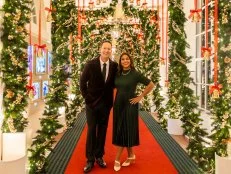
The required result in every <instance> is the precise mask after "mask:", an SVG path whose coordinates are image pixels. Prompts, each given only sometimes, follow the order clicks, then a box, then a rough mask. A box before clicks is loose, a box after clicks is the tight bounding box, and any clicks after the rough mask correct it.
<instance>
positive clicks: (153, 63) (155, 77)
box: [121, 0, 167, 128]
mask: <svg viewBox="0 0 231 174" xmlns="http://www.w3.org/2000/svg"><path fill="white" fill-rule="evenodd" d="M123 9H124V12H125V15H126V16H129V17H136V18H139V19H140V23H141V26H140V28H141V32H142V33H143V42H142V43H141V42H140V41H138V40H137V36H134V34H133V36H132V42H133V43H131V44H130V45H128V47H131V46H133V47H134V51H135V52H134V53H133V54H134V56H135V63H136V67H137V69H138V70H139V71H140V72H142V73H144V74H145V75H147V76H148V77H149V78H150V79H151V80H152V81H153V82H154V83H155V85H156V88H155V90H153V93H152V94H153V96H152V97H153V98H152V99H151V100H152V101H153V103H154V105H155V106H156V109H155V111H156V112H157V113H158V117H159V120H160V124H161V125H162V127H163V128H166V123H167V122H166V119H165V118H164V112H165V109H164V108H163V106H162V102H163V100H164V99H163V97H162V96H161V95H160V90H161V86H160V84H159V81H160V73H159V49H160V45H159V43H158V39H157V36H158V34H159V33H158V32H159V29H158V20H159V17H158V14H157V11H154V10H147V9H146V10H144V9H143V10H140V9H136V8H134V7H133V6H131V5H130V6H129V5H128V2H127V1H126V0H124V1H123ZM151 18H155V19H156V22H154V23H151V22H150V19H151ZM131 27H132V26H131ZM130 33H132V31H130ZM126 35H129V34H126ZM121 43H123V42H121ZM125 48H126V47H125ZM134 56H133V57H134ZM150 107H151V106H150V99H148V98H145V100H144V101H143V108H144V109H145V110H149V109H150Z"/></svg>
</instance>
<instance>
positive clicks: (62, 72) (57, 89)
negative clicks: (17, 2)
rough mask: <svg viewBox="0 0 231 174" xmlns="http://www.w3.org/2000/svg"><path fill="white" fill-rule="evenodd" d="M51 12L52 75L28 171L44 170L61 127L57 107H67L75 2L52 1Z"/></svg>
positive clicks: (74, 27)
mask: <svg viewBox="0 0 231 174" xmlns="http://www.w3.org/2000/svg"><path fill="white" fill-rule="evenodd" d="M52 8H53V9H56V10H55V12H54V13H52V17H53V19H54V21H55V22H53V23H52V39H51V40H52V46H53V52H52V55H53V58H52V75H51V76H50V82H51V85H50V86H49V88H50V92H49V93H48V95H47V96H46V106H45V111H44V114H43V115H44V117H43V118H42V119H41V122H40V124H41V130H38V131H37V133H38V135H37V136H36V137H35V139H34V141H33V143H32V146H31V149H29V151H30V152H31V154H30V156H29V162H30V171H29V172H30V173H31V174H32V173H33V174H35V173H46V170H47V169H46V167H47V164H48V161H47V159H46V157H47V155H48V153H49V152H50V151H51V150H52V145H53V144H54V142H55V136H56V135H57V134H58V133H57V130H58V129H59V128H61V127H62V125H61V124H60V123H59V122H58V116H59V115H60V114H59V108H61V107H66V106H67V100H68V97H67V87H68V78H69V75H70V73H69V68H68V67H69V64H70V62H69V56H68V55H69V50H68V43H69V35H70V33H72V32H73V31H75V30H76V25H75V21H76V19H75V16H76V7H75V1H74V0H69V1H61V0H60V1H53V2H52Z"/></svg>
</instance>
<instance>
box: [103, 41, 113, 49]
mask: <svg viewBox="0 0 231 174" xmlns="http://www.w3.org/2000/svg"><path fill="white" fill-rule="evenodd" d="M104 43H109V44H111V46H112V43H111V41H109V40H103V41H102V42H101V43H100V48H101V47H102V45H103V44H104Z"/></svg>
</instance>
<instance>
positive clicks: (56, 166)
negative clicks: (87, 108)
mask: <svg viewBox="0 0 231 174" xmlns="http://www.w3.org/2000/svg"><path fill="white" fill-rule="evenodd" d="M139 126H140V146H137V147H135V148H134V151H135V154H136V156H137V159H136V163H134V164H133V165H131V166H129V167H122V168H121V170H120V171H119V172H118V173H122V174H123V173H124V174H125V173H126V174H129V173H132V174H143V173H145V174H148V173H156V174H176V173H181V174H197V173H201V172H200V171H199V169H198V167H197V165H196V163H195V162H194V161H193V160H191V159H190V157H189V156H188V155H187V153H186V152H185V151H184V150H183V149H182V148H181V147H180V146H179V145H178V143H176V141H175V140H174V139H173V138H172V137H171V136H170V135H169V134H168V133H167V132H166V131H165V130H163V129H162V128H161V127H160V125H159V124H158V123H157V122H156V121H155V119H154V118H153V117H152V115H151V114H149V113H148V112H146V111H141V112H140V119H139ZM86 130H87V126H86V117H85V113H84V112H83V113H81V114H79V116H78V118H77V121H76V123H75V125H74V127H73V128H72V129H69V130H67V131H66V132H65V134H64V135H63V136H62V138H61V139H60V141H59V142H58V143H57V145H56V147H55V148H54V150H53V151H52V152H51V153H50V155H49V157H48V160H49V165H48V173H49V174H79V173H83V167H84V166H85V163H86V158H85V141H86V132H87V131H86ZM111 139H112V115H110V119H109V125H108V132H107V140H106V146H105V156H104V159H105V161H106V162H107V168H105V169H101V168H99V166H98V165H97V164H95V166H94V168H93V169H92V171H91V172H90V173H94V174H97V173H100V174H107V173H108V174H109V173H116V172H115V171H114V170H113V165H114V158H115V153H116V147H115V146H114V145H112V143H111V142H112V140H111ZM125 159H126V151H124V153H123V155H122V158H121V162H122V161H123V160H125Z"/></svg>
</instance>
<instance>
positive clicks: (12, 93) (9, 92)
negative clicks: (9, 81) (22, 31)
mask: <svg viewBox="0 0 231 174" xmlns="http://www.w3.org/2000/svg"><path fill="white" fill-rule="evenodd" d="M6 92H7V94H6V98H12V97H13V96H14V92H13V91H11V90H9V89H7V90H6Z"/></svg>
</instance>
